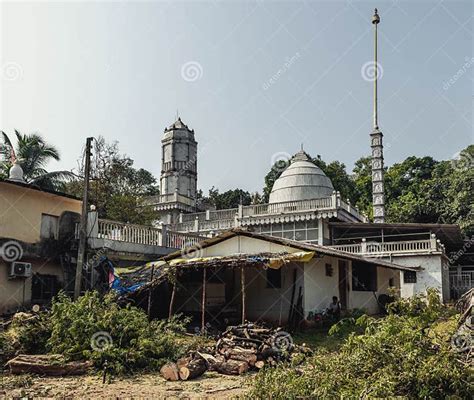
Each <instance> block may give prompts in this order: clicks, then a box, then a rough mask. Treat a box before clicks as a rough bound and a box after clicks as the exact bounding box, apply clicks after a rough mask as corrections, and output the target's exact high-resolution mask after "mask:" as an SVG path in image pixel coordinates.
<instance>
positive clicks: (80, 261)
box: [74, 137, 94, 300]
mask: <svg viewBox="0 0 474 400" xmlns="http://www.w3.org/2000/svg"><path fill="white" fill-rule="evenodd" d="M93 139H94V138H91V137H88V138H87V139H86V160H85V166H84V193H83V195H82V212H81V225H80V230H79V248H78V250H77V264H76V279H75V282H74V299H75V300H76V299H77V298H78V297H79V296H80V295H81V286H82V269H83V267H84V260H85V258H86V249H87V216H88V212H89V208H88V203H89V176H90V169H91V148H92V140H93Z"/></svg>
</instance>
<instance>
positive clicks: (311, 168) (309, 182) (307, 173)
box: [269, 150, 334, 203]
mask: <svg viewBox="0 0 474 400" xmlns="http://www.w3.org/2000/svg"><path fill="white" fill-rule="evenodd" d="M333 191H334V187H333V185H332V182H331V180H330V179H329V178H328V177H327V176H326V174H325V173H324V172H323V171H322V170H321V168H319V167H318V166H316V165H314V164H313V163H312V162H311V157H310V156H309V155H308V154H307V153H305V152H304V151H303V150H301V151H299V152H298V153H296V154H295V155H294V156H293V157H292V158H291V161H290V165H289V166H288V167H287V168H286V169H285V171H283V173H282V174H281V175H280V177H279V178H278V179H277V180H276V181H275V183H274V184H273V188H272V191H271V193H270V199H269V202H270V203H280V202H284V201H298V200H309V199H319V198H324V197H329V196H330V195H331V194H332V192H333Z"/></svg>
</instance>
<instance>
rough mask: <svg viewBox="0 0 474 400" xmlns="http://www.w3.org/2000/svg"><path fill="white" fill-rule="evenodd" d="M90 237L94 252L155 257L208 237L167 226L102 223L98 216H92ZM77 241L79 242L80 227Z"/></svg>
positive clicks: (90, 216) (77, 226)
mask: <svg viewBox="0 0 474 400" xmlns="http://www.w3.org/2000/svg"><path fill="white" fill-rule="evenodd" d="M87 237H88V245H89V248H90V249H92V250H98V249H106V250H107V251H108V252H112V253H116V254H136V255H144V256H152V257H157V256H161V255H165V254H168V253H170V252H172V251H175V250H179V249H182V248H185V247H187V246H191V245H194V244H196V243H198V242H200V241H201V240H203V239H205V237H204V236H199V235H196V234H192V233H183V232H175V231H172V230H169V229H167V227H166V226H165V225H162V226H159V227H151V226H145V225H136V224H127V223H122V222H117V221H111V220H106V219H99V218H97V213H96V212H91V213H89V222H88V227H87ZM76 238H79V225H78V224H77V225H76Z"/></svg>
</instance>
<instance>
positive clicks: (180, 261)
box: [147, 251, 314, 269]
mask: <svg viewBox="0 0 474 400" xmlns="http://www.w3.org/2000/svg"><path fill="white" fill-rule="evenodd" d="M231 257H232V256H213V257H195V258H175V259H173V260H171V261H169V262H168V265H170V266H176V265H187V264H196V263H200V264H202V263H206V262H215V261H219V260H222V259H226V260H230V259H231ZM236 257H239V258H240V259H242V257H246V258H247V259H249V260H251V259H258V258H259V257H260V256H258V255H252V254H248V255H238V256H236ZM313 257H314V251H298V252H296V253H290V254H285V255H281V256H278V255H276V257H270V258H268V257H262V258H264V259H265V261H266V262H265V265H266V266H267V267H269V268H273V269H278V268H280V267H281V266H282V265H283V264H287V263H289V262H309V261H310V260H311V259H312V258H313ZM267 260H268V261H267ZM164 264H166V262H165V261H153V262H150V263H148V264H147V266H149V267H151V266H154V267H160V266H162V265H164Z"/></svg>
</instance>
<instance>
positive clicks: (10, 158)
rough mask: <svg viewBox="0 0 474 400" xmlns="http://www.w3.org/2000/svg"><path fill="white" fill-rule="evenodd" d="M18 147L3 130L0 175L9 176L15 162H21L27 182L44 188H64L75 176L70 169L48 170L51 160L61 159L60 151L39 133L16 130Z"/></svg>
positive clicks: (0, 150) (0, 149) (0, 148)
mask: <svg viewBox="0 0 474 400" xmlns="http://www.w3.org/2000/svg"><path fill="white" fill-rule="evenodd" d="M15 135H16V139H17V145H16V148H15V147H14V146H13V144H12V142H11V140H10V138H9V137H8V135H7V134H6V133H5V132H3V131H2V139H3V143H2V144H1V147H0V176H3V177H8V172H9V170H10V168H11V166H12V165H13V163H14V162H17V163H18V164H20V166H21V168H22V169H23V174H24V175H23V176H24V179H25V182H26V183H29V184H32V185H36V186H39V187H41V188H43V189H54V190H59V189H62V188H63V186H64V183H65V181H66V180H68V179H71V178H73V177H74V174H72V173H71V172H69V171H54V172H48V171H46V169H45V167H46V165H47V164H48V162H49V161H50V160H56V161H59V160H60V156H59V151H58V150H57V149H56V147H54V146H52V145H49V144H47V143H46V142H45V140H44V139H43V138H42V137H41V136H40V135H38V134H36V133H33V134H31V135H22V134H21V133H20V132H18V131H17V130H15Z"/></svg>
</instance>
